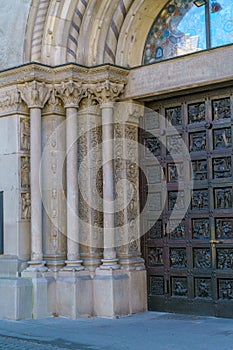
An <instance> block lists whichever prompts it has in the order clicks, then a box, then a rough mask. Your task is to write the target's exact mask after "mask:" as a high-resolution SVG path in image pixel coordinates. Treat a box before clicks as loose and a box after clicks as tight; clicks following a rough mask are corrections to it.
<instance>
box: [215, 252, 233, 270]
mask: <svg viewBox="0 0 233 350" xmlns="http://www.w3.org/2000/svg"><path fill="white" fill-rule="evenodd" d="M217 268H218V269H220V270H226V269H232V268H233V249H217Z"/></svg>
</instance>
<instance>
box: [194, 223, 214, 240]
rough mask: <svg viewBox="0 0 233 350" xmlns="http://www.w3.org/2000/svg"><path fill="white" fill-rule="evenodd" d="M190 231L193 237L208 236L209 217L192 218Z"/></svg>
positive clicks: (201, 237) (205, 237)
mask: <svg viewBox="0 0 233 350" xmlns="http://www.w3.org/2000/svg"><path fill="white" fill-rule="evenodd" d="M192 232H193V238H194V239H207V238H210V229H209V219H207V218H206V219H193V220H192Z"/></svg>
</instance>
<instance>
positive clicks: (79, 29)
mask: <svg viewBox="0 0 233 350" xmlns="http://www.w3.org/2000/svg"><path fill="white" fill-rule="evenodd" d="M165 4H166V0H161V1H154V0H112V1H109V0H59V1H58V0H51V1H49V0H34V1H33V2H32V7H31V12H30V15H29V22H28V26H27V28H28V29H27V33H26V38H25V52H26V57H25V59H26V61H37V62H41V63H45V64H48V65H52V66H53V65H59V64H63V63H66V62H76V63H79V64H83V65H87V66H94V65H98V64H102V63H113V64H117V65H122V66H135V65H140V64H141V60H142V53H143V49H144V44H145V41H146V37H147V34H148V32H149V29H150V27H151V25H152V23H153V21H154V19H155V17H156V15H157V14H158V13H159V11H160V10H161V9H162V8H163V6H164V5H165Z"/></svg>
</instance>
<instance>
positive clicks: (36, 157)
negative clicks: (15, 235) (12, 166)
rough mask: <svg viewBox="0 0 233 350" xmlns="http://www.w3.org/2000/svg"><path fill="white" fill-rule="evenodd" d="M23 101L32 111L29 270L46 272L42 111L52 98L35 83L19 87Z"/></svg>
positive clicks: (45, 89)
mask: <svg viewBox="0 0 233 350" xmlns="http://www.w3.org/2000/svg"><path fill="white" fill-rule="evenodd" d="M19 92H20V95H21V98H22V100H23V101H24V102H25V103H26V104H27V105H28V108H29V109H30V134H31V138H30V140H31V145H30V169H31V261H29V262H28V264H29V267H28V270H32V271H44V270H46V268H45V267H44V264H45V262H44V261H43V251H42V201H41V191H40V161H41V110H42V108H43V107H44V105H45V103H46V102H47V100H48V98H49V96H50V90H49V89H48V87H46V86H45V84H41V83H38V82H36V81H33V82H31V83H29V84H26V85H24V86H20V87H19Z"/></svg>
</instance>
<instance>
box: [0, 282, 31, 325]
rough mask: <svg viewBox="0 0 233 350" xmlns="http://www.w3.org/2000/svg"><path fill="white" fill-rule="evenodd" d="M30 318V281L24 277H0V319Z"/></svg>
mask: <svg viewBox="0 0 233 350" xmlns="http://www.w3.org/2000/svg"><path fill="white" fill-rule="evenodd" d="M31 318H32V282H31V281H30V280H29V279H25V278H0V319H9V320H25V319H31Z"/></svg>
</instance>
